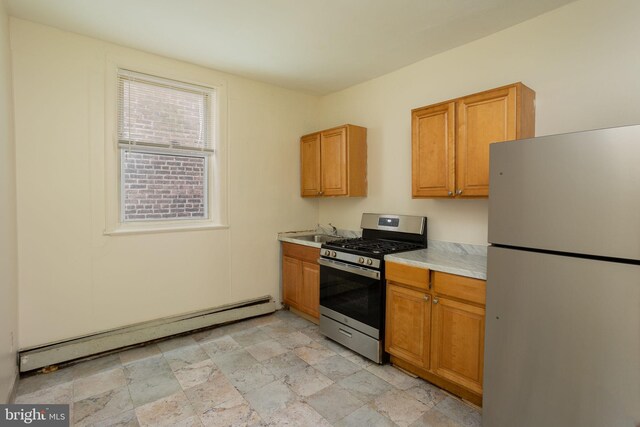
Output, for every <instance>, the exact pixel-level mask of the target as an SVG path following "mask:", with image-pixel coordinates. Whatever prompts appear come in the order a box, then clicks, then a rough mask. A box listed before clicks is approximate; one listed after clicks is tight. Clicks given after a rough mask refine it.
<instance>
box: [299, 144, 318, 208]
mask: <svg viewBox="0 0 640 427" xmlns="http://www.w3.org/2000/svg"><path fill="white" fill-rule="evenodd" d="M300 165H301V166H300V194H301V195H302V197H317V196H319V195H320V134H319V133H315V134H313V135H307V136H303V137H302V138H301V139H300Z"/></svg>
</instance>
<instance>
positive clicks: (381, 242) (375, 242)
mask: <svg viewBox="0 0 640 427" xmlns="http://www.w3.org/2000/svg"><path fill="white" fill-rule="evenodd" d="M322 247H323V248H330V249H338V250H347V251H357V252H359V253H366V254H373V255H385V254H391V253H394V252H402V251H411V250H414V249H420V248H423V247H424V246H423V245H420V244H417V243H410V242H399V241H395V240H385V239H367V238H363V237H357V238H353V239H341V240H334V241H332V242H327V243H325V244H323V245H322Z"/></svg>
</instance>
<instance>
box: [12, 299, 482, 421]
mask: <svg viewBox="0 0 640 427" xmlns="http://www.w3.org/2000/svg"><path fill="white" fill-rule="evenodd" d="M15 401H16V403H68V404H70V405H71V414H72V415H71V418H72V421H73V423H72V424H73V425H77V426H89V425H92V426H138V425H140V426H160V425H166V426H200V425H206V426H209V425H210V426H281V425H283V426H284V425H286V426H305V427H306V426H330V425H334V426H480V424H481V421H480V418H481V416H480V411H479V410H478V409H477V408H475V407H473V406H470V405H467V404H466V403H464V402H462V401H461V400H459V399H457V398H455V397H453V396H451V395H449V394H447V393H446V392H444V391H442V390H440V389H439V388H437V387H435V386H433V385H431V384H429V383H427V382H426V381H422V380H420V379H416V378H412V377H411V376H409V375H406V374H405V373H403V372H402V371H400V370H398V369H396V368H394V367H392V366H390V365H385V366H379V365H376V364H373V363H371V362H369V361H367V360H366V359H364V358H362V357H360V356H358V355H357V354H355V353H353V352H351V351H350V350H348V349H346V348H344V347H342V346H340V345H339V344H336V343H335V342H333V341H330V340H328V339H326V338H324V337H323V336H322V335H321V334H320V333H319V331H318V327H317V326H316V325H314V324H313V323H310V322H308V321H306V320H304V319H302V318H300V317H298V316H296V315H295V314H292V313H290V312H288V311H278V312H276V313H275V314H273V315H267V316H262V317H258V318H254V319H249V320H245V321H242V322H238V323H235V324H230V325H226V326H222V327H219V328H215V329H211V330H208V331H204V332H199V333H195V334H191V335H188V336H182V337H178V338H174V339H171V340H167V341H163V342H159V343H157V344H150V345H147V346H145V347H140V348H136V349H133V350H127V351H124V352H121V353H117V354H112V355H109V356H104V357H101V358H98V359H94V360H90V361H86V362H82V363H79V364H77V365H74V366H70V367H67V368H63V369H60V370H58V371H55V372H52V373H49V374H43V375H35V376H31V377H27V378H23V379H22V380H21V381H20V383H19V384H18V394H17V397H16V400H15Z"/></svg>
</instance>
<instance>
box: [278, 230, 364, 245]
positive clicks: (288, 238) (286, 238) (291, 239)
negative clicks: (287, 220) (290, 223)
mask: <svg viewBox="0 0 640 427" xmlns="http://www.w3.org/2000/svg"><path fill="white" fill-rule="evenodd" d="M331 232H332V230H328V229H327V228H326V227H321V228H319V229H317V230H304V231H286V232H282V233H278V240H279V241H281V242H287V243H295V244H296V245H304V246H311V247H312V248H318V249H320V247H321V246H322V243H320V242H310V241H308V240H302V239H297V238H296V237H300V236H313V235H314V234H331ZM360 235H361V233H360V232H358V231H351V230H341V229H338V236H339V237H341V238H344V239H347V238H352V237H360Z"/></svg>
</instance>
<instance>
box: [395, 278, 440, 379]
mask: <svg viewBox="0 0 640 427" xmlns="http://www.w3.org/2000/svg"><path fill="white" fill-rule="evenodd" d="M386 310H387V313H386V318H387V329H386V337H385V351H386V352H387V353H390V354H393V355H396V356H398V357H402V358H403V359H405V360H407V361H408V362H411V363H413V364H415V365H416V366H421V367H424V368H426V369H429V357H430V354H429V346H430V344H431V343H430V331H431V303H430V295H429V294H425V293H423V292H418V291H414V290H411V289H407V288H403V287H402V286H396V285H392V284H391V283H390V284H389V285H387V308H386Z"/></svg>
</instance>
